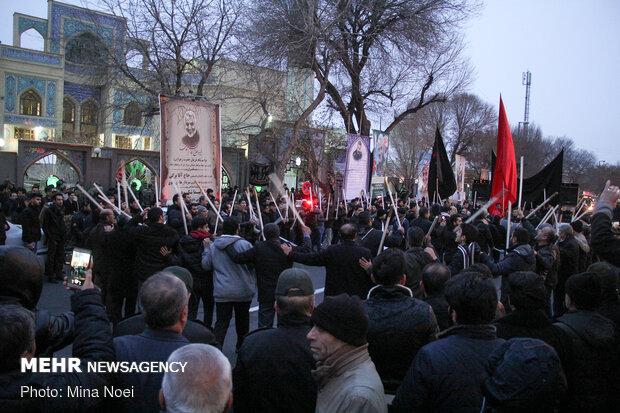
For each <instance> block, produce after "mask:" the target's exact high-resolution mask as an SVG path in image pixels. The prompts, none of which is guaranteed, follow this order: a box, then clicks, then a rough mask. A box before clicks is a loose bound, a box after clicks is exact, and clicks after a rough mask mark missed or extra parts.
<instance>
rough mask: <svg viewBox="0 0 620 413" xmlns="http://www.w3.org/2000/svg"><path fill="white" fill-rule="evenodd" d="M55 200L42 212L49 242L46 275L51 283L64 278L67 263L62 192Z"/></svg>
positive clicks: (44, 230) (57, 194)
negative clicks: (64, 266) (64, 267)
mask: <svg viewBox="0 0 620 413" xmlns="http://www.w3.org/2000/svg"><path fill="white" fill-rule="evenodd" d="M53 200H54V201H53V202H52V204H51V205H50V206H48V207H45V208H44V209H43V212H42V213H41V228H42V229H43V233H44V234H45V240H46V242H47V260H46V261H45V275H46V276H47V280H48V281H49V282H51V283H53V282H55V281H54V278H55V279H56V280H62V279H63V274H62V267H63V265H64V263H65V240H66V239H67V230H66V228H65V213H64V211H63V209H62V204H63V202H64V201H63V197H62V194H61V193H60V192H56V193H55V194H54V196H53Z"/></svg>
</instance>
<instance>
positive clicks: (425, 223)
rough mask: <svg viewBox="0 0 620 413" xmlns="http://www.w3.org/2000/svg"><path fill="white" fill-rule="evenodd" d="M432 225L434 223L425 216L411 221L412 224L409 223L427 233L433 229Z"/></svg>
mask: <svg viewBox="0 0 620 413" xmlns="http://www.w3.org/2000/svg"><path fill="white" fill-rule="evenodd" d="M431 225H433V223H432V222H431V221H429V220H428V219H426V218H423V217H417V218H416V219H414V220H413V221H411V225H409V227H411V226H414V227H418V228H420V229H421V230H422V231H424V233H425V234H426V233H427V232H428V230H429V229H431Z"/></svg>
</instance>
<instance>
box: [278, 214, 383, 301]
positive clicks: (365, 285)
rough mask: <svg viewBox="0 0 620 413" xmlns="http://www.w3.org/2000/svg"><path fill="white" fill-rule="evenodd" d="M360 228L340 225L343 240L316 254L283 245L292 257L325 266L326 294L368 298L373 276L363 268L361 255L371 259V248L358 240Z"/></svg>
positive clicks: (303, 261) (314, 264)
mask: <svg viewBox="0 0 620 413" xmlns="http://www.w3.org/2000/svg"><path fill="white" fill-rule="evenodd" d="M356 235H357V227H356V226H355V225H353V224H345V225H343V226H342V227H341V228H340V239H341V241H340V243H339V244H337V245H330V246H329V247H327V248H325V249H323V250H321V251H319V252H312V253H302V252H295V251H293V252H291V250H292V247H291V246H289V245H287V244H283V245H282V249H283V250H284V252H285V253H286V254H288V255H289V258H290V259H291V260H293V261H295V262H299V263H302V264H305V265H311V266H317V267H325V296H330V295H338V294H342V293H346V294H349V295H357V296H358V297H359V298H362V299H363V298H364V297H366V295H367V294H368V290H369V289H370V286H371V281H370V277H369V276H368V274H367V273H366V271H365V270H364V269H363V268H362V267H360V263H359V261H360V258H366V259H367V260H369V261H370V257H371V253H370V250H369V249H368V248H365V247H361V246H359V245H357V244H356V243H355V237H356Z"/></svg>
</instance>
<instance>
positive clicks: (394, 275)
mask: <svg viewBox="0 0 620 413" xmlns="http://www.w3.org/2000/svg"><path fill="white" fill-rule="evenodd" d="M405 268H406V265H405V254H404V253H403V252H402V250H399V249H397V248H390V249H388V250H386V251H384V252H382V253H381V254H379V256H378V257H377V258H375V260H374V261H373V265H372V275H371V278H372V281H373V282H374V283H376V284H377V285H376V286H375V287H373V288H372V289H371V290H370V292H369V293H368V299H367V300H366V312H367V313H368V318H369V319H370V324H369V325H368V335H367V339H368V352H369V353H370V358H371V359H372V361H373V363H375V366H376V368H377V372H378V373H379V376H380V377H381V381H382V382H383V387H384V388H385V390H386V391H387V392H388V393H393V392H395V391H396V388H397V387H398V385H399V384H400V383H401V381H402V379H403V377H405V374H406V373H407V369H408V368H409V365H410V364H411V362H412V361H413V358H414V357H415V355H416V354H417V352H418V350H419V349H420V348H421V347H422V346H424V345H426V344H428V343H429V342H431V341H433V340H435V338H436V336H437V333H438V332H439V328H438V327H437V320H436V319H435V315H434V314H433V310H432V308H431V306H430V305H428V304H427V303H425V302H423V301H420V300H418V299H416V298H413V293H412V292H411V290H410V289H408V288H407V287H405V286H404V284H405V278H406V275H405Z"/></svg>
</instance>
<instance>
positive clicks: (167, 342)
mask: <svg viewBox="0 0 620 413" xmlns="http://www.w3.org/2000/svg"><path fill="white" fill-rule="evenodd" d="M187 300H188V292H187V289H186V287H185V284H183V282H182V281H181V280H179V279H178V278H177V277H175V276H174V275H172V274H169V273H165V272H162V273H159V274H155V275H153V276H151V277H150V278H149V279H148V280H146V282H145V283H144V284H143V285H142V288H141V289H140V304H141V305H142V307H143V309H144V319H145V321H146V324H147V326H148V327H147V329H146V330H144V331H143V332H142V333H141V334H138V335H128V336H121V337H116V338H115V339H114V350H115V351H116V358H117V360H118V361H128V362H144V361H160V362H164V361H166V360H167V359H168V357H169V356H170V354H171V353H172V352H173V351H174V350H176V349H177V348H179V347H182V346H184V345H186V344H188V343H189V340H188V339H187V338H185V337H184V336H183V335H181V333H182V332H183V328H184V327H185V324H186V323H187ZM162 377H163V373H150V374H144V373H125V374H119V375H118V376H117V381H118V382H119V384H120V386H121V387H122V388H132V386H133V389H134V393H133V395H132V396H133V397H126V398H122V399H121V400H120V404H121V406H122V408H121V411H123V412H155V411H157V409H158V403H157V395H158V394H159V388H160V386H161V380H162Z"/></svg>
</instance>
